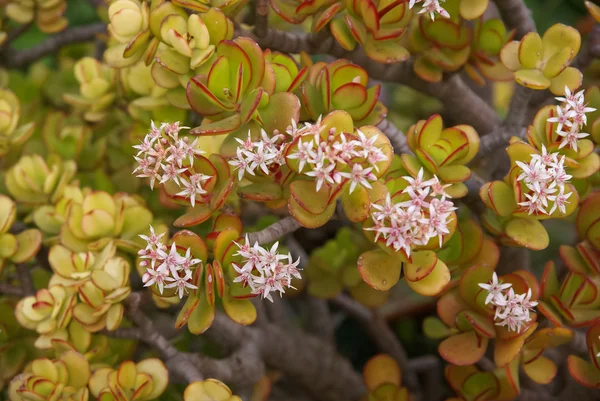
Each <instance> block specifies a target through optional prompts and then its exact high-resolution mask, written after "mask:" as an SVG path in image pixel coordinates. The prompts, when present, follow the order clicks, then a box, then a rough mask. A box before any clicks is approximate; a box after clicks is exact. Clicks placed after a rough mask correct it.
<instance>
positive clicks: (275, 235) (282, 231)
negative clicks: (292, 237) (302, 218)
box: [248, 216, 300, 244]
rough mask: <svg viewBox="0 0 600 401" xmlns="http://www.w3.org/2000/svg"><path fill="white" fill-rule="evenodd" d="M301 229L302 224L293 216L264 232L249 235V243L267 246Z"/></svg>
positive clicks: (272, 225)
mask: <svg viewBox="0 0 600 401" xmlns="http://www.w3.org/2000/svg"><path fill="white" fill-rule="evenodd" d="M299 228H300V223H298V222H297V221H296V220H295V219H294V218H293V217H292V216H287V217H285V218H283V219H281V220H279V221H278V222H277V223H274V224H271V225H270V226H269V227H267V228H265V229H263V230H260V231H256V232H253V233H248V243H250V244H254V243H255V242H258V243H259V244H266V243H269V242H273V241H275V240H277V239H279V238H281V237H283V236H284V235H286V234H289V233H292V232H294V231H296V230H297V229H299Z"/></svg>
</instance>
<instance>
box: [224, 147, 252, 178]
mask: <svg viewBox="0 0 600 401" xmlns="http://www.w3.org/2000/svg"><path fill="white" fill-rule="evenodd" d="M229 164H231V165H232V166H234V167H235V168H237V169H238V181H241V180H242V178H244V173H246V172H247V173H248V174H250V175H255V174H254V169H252V168H251V167H250V162H249V161H248V159H246V156H245V155H244V153H243V152H242V149H241V148H237V150H236V157H234V158H233V159H231V160H230V161H229Z"/></svg>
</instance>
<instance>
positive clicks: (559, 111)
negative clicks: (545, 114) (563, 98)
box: [547, 106, 575, 132]
mask: <svg viewBox="0 0 600 401" xmlns="http://www.w3.org/2000/svg"><path fill="white" fill-rule="evenodd" d="M573 117H575V112H574V111H573V110H567V109H563V108H562V107H560V106H556V117H550V118H549V119H548V120H547V121H548V122H549V123H557V125H556V132H558V131H562V129H563V126H565V125H566V126H567V127H572V126H573V122H572V121H571V119H572V118H573Z"/></svg>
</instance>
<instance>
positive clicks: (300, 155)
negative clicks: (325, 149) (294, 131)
mask: <svg viewBox="0 0 600 401" xmlns="http://www.w3.org/2000/svg"><path fill="white" fill-rule="evenodd" d="M313 147H314V143H313V141H312V140H311V141H309V142H302V138H300V139H299V140H298V150H297V151H296V152H294V153H292V154H290V155H288V157H287V158H288V159H292V160H293V159H298V171H299V172H300V173H301V172H302V170H304V167H305V166H306V163H307V162H308V161H309V160H310V157H311V153H312V152H314V150H313Z"/></svg>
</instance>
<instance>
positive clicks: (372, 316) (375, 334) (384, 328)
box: [332, 294, 420, 392]
mask: <svg viewBox="0 0 600 401" xmlns="http://www.w3.org/2000/svg"><path fill="white" fill-rule="evenodd" d="M332 302H333V304H335V305H337V306H339V307H340V308H341V309H343V310H344V311H345V312H346V313H348V314H349V315H350V316H352V317H353V318H355V319H356V320H357V321H358V322H359V323H360V324H361V325H362V326H363V328H364V329H365V330H366V331H367V332H368V334H369V336H370V337H371V340H373V342H374V343H375V344H376V345H377V347H378V348H379V350H380V351H382V352H385V353H386V354H389V355H391V356H392V357H393V358H394V359H395V360H396V362H398V365H399V366H400V369H401V370H402V374H403V375H404V378H405V380H406V385H407V387H408V388H409V389H410V390H412V391H416V392H418V391H419V390H420V389H419V382H418V380H417V376H416V375H415V373H414V372H413V371H412V370H411V369H410V368H409V366H408V356H407V355H406V351H405V350H404V348H403V347H402V344H400V341H398V338H397V337H396V335H395V334H394V332H393V331H392V329H390V327H389V326H388V324H387V322H386V321H385V320H384V319H383V318H382V317H381V316H379V315H378V314H377V313H376V312H373V311H371V310H369V309H368V308H367V307H365V306H363V305H361V304H360V303H358V302H357V301H355V300H354V299H352V298H350V297H348V296H346V295H344V294H340V295H338V296H337V297H335V298H333V299H332Z"/></svg>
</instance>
